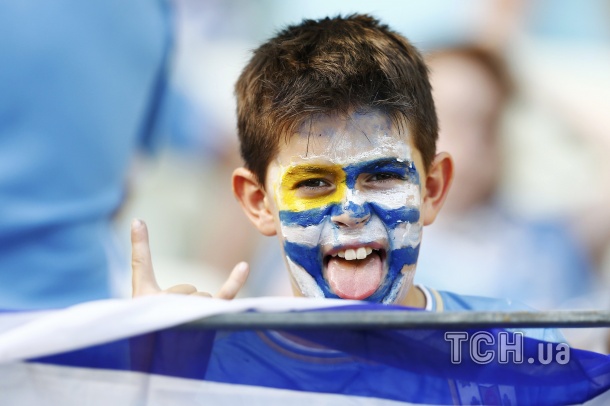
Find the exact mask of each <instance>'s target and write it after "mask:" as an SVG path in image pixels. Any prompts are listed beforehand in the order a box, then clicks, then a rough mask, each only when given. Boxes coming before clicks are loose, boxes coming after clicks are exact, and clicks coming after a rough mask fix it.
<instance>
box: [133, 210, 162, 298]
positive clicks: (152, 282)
mask: <svg viewBox="0 0 610 406" xmlns="http://www.w3.org/2000/svg"><path fill="white" fill-rule="evenodd" d="M159 292H161V289H160V288H159V285H158V284H157V280H156V279H155V273H154V271H153V266H152V259H151V256H150V246H149V244H148V228H147V227H146V223H144V222H143V221H141V220H138V219H134V220H133V221H132V222H131V295H132V296H133V297H138V296H145V295H152V294H156V293H159Z"/></svg>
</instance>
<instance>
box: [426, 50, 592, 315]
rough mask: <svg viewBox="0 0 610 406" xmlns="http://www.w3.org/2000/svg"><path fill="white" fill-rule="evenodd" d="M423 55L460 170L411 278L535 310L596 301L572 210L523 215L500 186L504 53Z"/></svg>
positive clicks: (445, 139)
mask: <svg viewBox="0 0 610 406" xmlns="http://www.w3.org/2000/svg"><path fill="white" fill-rule="evenodd" d="M428 63H429V67H430V69H431V82H432V86H433V94H434V98H435V103H436V108H437V112H438V115H439V124H440V132H439V146H440V148H441V149H444V150H447V151H449V152H450V153H451V154H452V155H453V157H454V160H455V167H456V171H455V178H454V187H453V190H452V192H450V194H449V196H448V198H447V201H446V203H445V212H444V213H443V214H442V215H441V216H439V218H438V222H437V224H435V225H434V226H432V227H430V228H429V229H428V230H426V238H427V240H426V244H423V245H422V248H421V255H420V265H419V266H420V271H421V272H420V273H418V276H417V278H416V280H417V282H418V283H422V284H432V283H434V284H435V285H436V286H439V288H440V289H443V288H447V287H451V288H452V289H454V290H455V291H457V292H460V293H463V294H473V295H474V294H477V295H484V296H492V297H493V296H497V297H508V298H512V299H515V300H519V301H522V302H525V303H527V304H529V305H532V306H534V307H537V308H539V309H552V308H559V307H581V306H583V307H593V306H592V304H593V302H591V301H588V300H586V298H587V297H588V296H592V294H593V292H595V287H596V279H597V274H596V273H595V271H594V270H595V264H594V262H593V258H592V256H591V255H590V254H591V253H590V251H589V247H587V246H586V244H585V242H584V241H582V240H579V239H577V238H576V233H575V232H574V228H573V227H572V225H571V224H570V223H569V219H568V217H566V218H531V217H526V216H523V215H521V214H520V213H518V212H516V211H514V210H511V209H510V208H509V207H508V205H507V204H505V202H504V201H503V200H502V198H501V196H500V195H499V193H498V190H499V186H500V183H501V181H502V177H503V153H502V152H503V151H502V145H503V144H502V138H501V134H500V132H501V128H502V126H501V124H502V118H503V115H504V112H505V110H506V106H507V103H508V102H509V100H510V98H511V92H512V90H513V89H512V87H513V84H512V83H513V82H512V81H511V79H510V78H509V75H508V72H507V69H506V66H505V65H504V64H503V62H502V60H501V59H500V58H499V57H497V56H496V55H495V54H494V53H492V52H491V51H488V50H485V49H484V48H480V47H474V46H472V47H470V46H464V47H455V48H448V49H444V50H441V51H437V52H434V53H432V54H431V55H430V56H429V58H428ZM506 136H507V137H510V134H506ZM532 175H533V174H532ZM517 193H518V191H517ZM474 219H476V221H475V220H474ZM440 252H444V253H445V254H444V255H439V253H440ZM447 253H450V254H449V255H447ZM582 298H585V300H584V301H582V300H581V299H582Z"/></svg>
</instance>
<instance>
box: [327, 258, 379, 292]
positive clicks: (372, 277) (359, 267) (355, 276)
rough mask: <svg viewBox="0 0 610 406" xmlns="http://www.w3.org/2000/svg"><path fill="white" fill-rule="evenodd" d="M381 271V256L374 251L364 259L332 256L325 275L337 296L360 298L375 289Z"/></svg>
mask: <svg viewBox="0 0 610 406" xmlns="http://www.w3.org/2000/svg"><path fill="white" fill-rule="evenodd" d="M382 273H383V272H382V264H381V258H379V254H377V253H375V252H374V253H372V254H371V255H369V256H368V257H366V258H365V259H359V260H355V261H347V260H345V259H342V258H339V257H333V258H331V259H330V261H329V262H328V266H327V275H326V276H327V278H328V282H329V284H330V287H331V289H332V290H333V291H334V292H335V293H336V294H337V296H339V297H340V298H342V299H355V300H360V299H364V298H367V297H369V296H371V295H372V294H373V293H374V292H375V291H376V290H377V288H378V287H379V285H380V284H381V275H382Z"/></svg>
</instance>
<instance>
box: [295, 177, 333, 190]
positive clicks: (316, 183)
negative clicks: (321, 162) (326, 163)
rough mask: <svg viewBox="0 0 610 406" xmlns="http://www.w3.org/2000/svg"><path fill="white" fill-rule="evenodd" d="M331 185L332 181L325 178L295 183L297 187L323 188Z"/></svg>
mask: <svg viewBox="0 0 610 406" xmlns="http://www.w3.org/2000/svg"><path fill="white" fill-rule="evenodd" d="M326 187H330V183H329V182H328V181H327V180H325V179H306V180H303V181H301V182H299V183H297V184H296V185H295V189H311V190H315V189H321V188H326Z"/></svg>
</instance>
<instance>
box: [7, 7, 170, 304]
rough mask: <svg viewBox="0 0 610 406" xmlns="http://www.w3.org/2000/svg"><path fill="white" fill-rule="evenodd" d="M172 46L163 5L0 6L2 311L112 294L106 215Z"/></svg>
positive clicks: (142, 142) (150, 119) (149, 139)
mask: <svg viewBox="0 0 610 406" xmlns="http://www.w3.org/2000/svg"><path fill="white" fill-rule="evenodd" d="M170 44H171V26H170V18H169V10H168V7H167V5H166V4H165V3H164V2H163V1H151V0H130V1H121V0H95V1H92V0H88V1H85V2H81V1H68V0H54V1H51V2H46V1H42V2H41V1H34V0H14V1H2V2H0V309H2V308H3V309H13V308H21V309H26V308H47V307H63V306H67V305H71V304H74V303H78V302H82V301H87V300H94V299H102V298H108V297H110V296H111V295H112V292H111V284H110V277H109V259H108V254H107V248H106V246H107V244H108V243H109V240H110V235H111V234H110V220H111V217H112V215H113V213H114V212H115V211H116V210H117V209H118V207H119V206H120V204H121V202H122V201H123V199H124V195H125V190H124V189H125V183H126V173H127V170H128V167H129V164H130V162H131V158H132V156H133V154H134V151H135V150H136V149H137V148H138V147H139V146H144V147H146V148H149V149H150V148H151V147H152V146H153V143H154V142H155V139H154V138H155V137H153V127H154V118H155V117H156V109H157V108H158V104H159V100H160V96H161V93H162V91H163V88H164V86H165V75H166V73H167V60H168V54H169V52H168V51H169V46H170ZM125 271H128V270H125Z"/></svg>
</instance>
